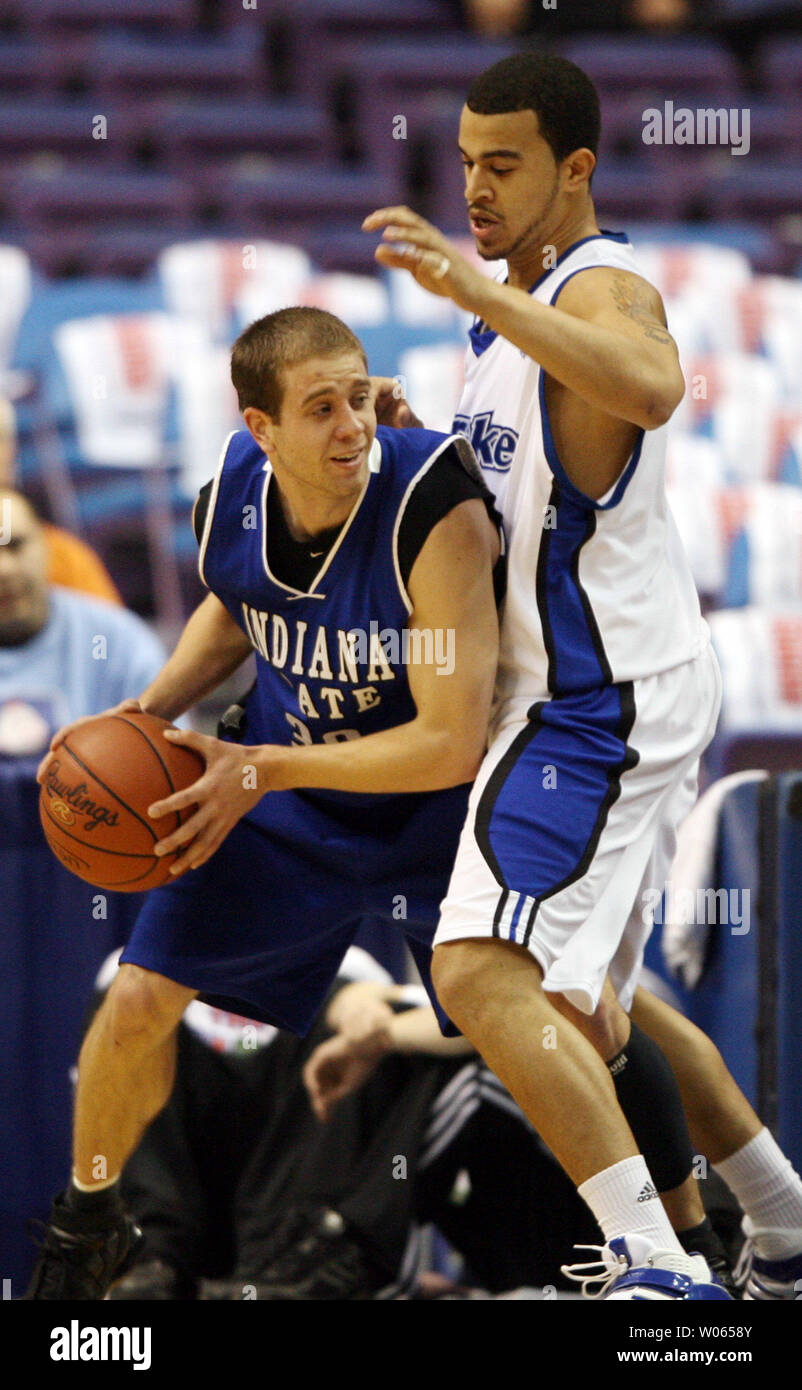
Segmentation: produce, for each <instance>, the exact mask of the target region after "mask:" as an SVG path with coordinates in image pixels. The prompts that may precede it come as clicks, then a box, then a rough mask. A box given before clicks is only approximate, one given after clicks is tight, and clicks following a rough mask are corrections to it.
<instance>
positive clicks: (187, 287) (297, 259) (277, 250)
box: [158, 240, 314, 376]
mask: <svg viewBox="0 0 802 1390" xmlns="http://www.w3.org/2000/svg"><path fill="white" fill-rule="evenodd" d="M313 274H314V272H313V269H312V265H311V263H310V260H309V257H308V256H307V255H306V254H305V253H304V252H303V251H302V250H301V249H300V248H299V247H297V246H293V245H290V244H285V243H282V242H273V241H265V240H252V241H210V240H195V241H187V242H182V243H178V244H177V245H174V246H168V247H167V248H166V249H165V250H164V251H163V252H162V254H161V255H160V257H159V260H158V275H159V280H160V282H161V285H162V289H163V293H164V302H165V305H166V306H167V308H168V309H169V310H170V312H171V313H173V314H175V315H177V316H179V317H180V318H183V319H187V320H188V321H190V322H193V323H197V324H198V325H199V326H200V327H201V329H202V330H203V332H204V334H205V335H206V337H207V338H208V339H209V341H210V342H215V343H226V344H228V343H229V342H230V341H231V338H232V337H233V336H234V335H235V334H236V332H237V331H238V326H241V325H242V317H243V316H242V311H241V310H240V311H238V309H237V305H238V304H239V303H241V301H242V297H243V294H244V293H245V291H246V287H248V286H250V287H251V288H250V290H249V291H248V294H249V301H250V303H251V304H252V305H253V306H254V307H256V306H257V305H258V306H260V307H259V308H258V310H257V312H255V313H252V314H251V315H250V317H251V318H256V317H259V316H261V315H262V314H266V313H269V312H270V311H271V310H272V309H275V308H279V307H281V306H282V305H284V304H287V303H295V302H297V301H298V300H299V298H300V296H302V295H303V293H304V291H305V289H306V287H307V285H308V284H309V282H310V280H311V279H312V277H313ZM248 321H250V319H249V320H248ZM225 375H226V376H227V375H228V372H227V370H226V373H225Z"/></svg>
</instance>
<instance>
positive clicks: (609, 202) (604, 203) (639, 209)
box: [593, 150, 707, 230]
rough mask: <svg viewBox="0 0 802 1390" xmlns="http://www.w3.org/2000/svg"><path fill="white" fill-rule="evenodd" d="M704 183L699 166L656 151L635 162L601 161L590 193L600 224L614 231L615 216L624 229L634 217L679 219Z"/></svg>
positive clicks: (687, 209)
mask: <svg viewBox="0 0 802 1390" xmlns="http://www.w3.org/2000/svg"><path fill="white" fill-rule="evenodd" d="M655 156H656V157H655ZM706 182H707V180H706V176H705V173H704V170H702V169H700V168H699V166H698V165H695V164H694V166H693V167H689V166H688V164H687V163H686V162H684V161H682V160H677V159H672V158H671V155H670V154H667V153H666V152H665V151H664V150H659V151H653V152H652V153H651V155H644V156H642V157H641V159H640V160H637V161H636V160H634V159H628V160H611V159H608V160H605V161H603V162H602V164H601V165H600V166H599V168H598V170H597V171H596V173H595V174H594V177H593V196H594V201H595V204H596V209H597V212H598V215H599V217H600V218H601V219H602V225H604V226H607V227H611V228H613V230H615V228H616V226H617V219H624V223H625V225H624V230H626V223H628V222H629V221H630V220H631V219H633V218H637V219H639V220H640V219H642V218H643V217H644V216H648V217H654V218H656V219H658V220H661V221H666V220H668V219H681V218H682V217H684V216H686V215H687V214H688V213H689V212H690V211H691V209H692V206H693V204H694V202H695V201H696V200H697V199H698V198H699V197H701V195H702V192H703V190H704V188H705V186H706ZM611 219H613V220H612V221H611Z"/></svg>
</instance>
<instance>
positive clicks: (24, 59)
mask: <svg viewBox="0 0 802 1390" xmlns="http://www.w3.org/2000/svg"><path fill="white" fill-rule="evenodd" d="M71 56H72V55H71V54H68V55H67V59H68V60H69V58H70V57H71ZM64 63H65V55H64V54H63V52H62V51H61V49H60V48H59V49H57V50H56V51H55V52H54V51H53V50H52V49H50V48H48V47H47V46H46V45H45V44H43V43H40V42H39V41H38V40H36V39H21V38H4V39H2V40H0V88H2V90H3V92H4V93H6V92H25V93H29V92H31V91H32V90H36V89H37V88H42V89H46V90H48V91H52V90H53V86H54V83H58V82H59V81H60V80H61V77H62V72H63V68H64Z"/></svg>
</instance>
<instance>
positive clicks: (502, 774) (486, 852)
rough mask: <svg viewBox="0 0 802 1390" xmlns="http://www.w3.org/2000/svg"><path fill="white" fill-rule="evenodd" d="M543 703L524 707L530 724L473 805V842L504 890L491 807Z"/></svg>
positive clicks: (537, 725) (535, 724)
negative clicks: (493, 840) (492, 834)
mask: <svg viewBox="0 0 802 1390" xmlns="http://www.w3.org/2000/svg"><path fill="white" fill-rule="evenodd" d="M544 704H545V701H544V700H540V701H538V703H537V704H536V705H533V706H532V708H531V709H530V710H527V713H526V717H527V719H528V720H530V724H529V725H528V726H527V727H526V728H524V729H521V732H520V733H519V734H518V735H517V737H516V738H514V739H513V741H512V743H511V744H510V746H509V748H508V749H507V751H506V753H505V754H504V757H503V758H502V759H501V761H500V762H499V763H498V764H497V766H496V767H495V768H494V769H493V771H492V773H491V774H490V777H489V778H488V781H487V786H486V787H485V789H484V791H483V792H482V795H481V797H480V798H479V805H478V806H477V808H476V818H475V820H474V825H473V833H474V835H475V837H476V843H477V844H478V846H479V848H480V850H481V851H482V854H483V856H484V858H485V861H486V863H487V865H488V868H489V869H490V872H491V873H492V875H493V877H494V878H495V879H496V881H497V882H498V883H500V884H501V886H502V888H504V889H506V888H507V884H506V883H505V882H504V875H503V873H502V872H501V866H500V864H499V862H498V860H497V859H496V856H495V854H494V853H493V848H492V846H491V844H490V817H491V815H492V814H493V807H494V806H495V804H496V799H497V797H498V794H499V792H500V791H501V788H502V787H503V785H504V783H505V782H506V780H507V777H508V775H509V773H510V772H511V770H512V768H513V767H514V765H515V763H516V762H517V761H518V758H519V756H520V754H521V753H522V752H523V750H524V748H525V747H526V745H527V744H528V743H531V741H532V739H533V738H534V737H535V734H536V733H537V732H538V730H539V729H540V711H541V710H542V708H543V705H544ZM500 917H501V913H500V912H497V913H496V916H495V918H494V920H493V935H494V936H498V934H499V933H498V922H499V920H500Z"/></svg>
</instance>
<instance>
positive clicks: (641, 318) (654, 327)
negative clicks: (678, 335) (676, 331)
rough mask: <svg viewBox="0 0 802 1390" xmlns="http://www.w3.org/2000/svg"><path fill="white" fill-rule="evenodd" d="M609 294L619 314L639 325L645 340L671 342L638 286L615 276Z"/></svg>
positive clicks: (621, 276)
mask: <svg viewBox="0 0 802 1390" xmlns="http://www.w3.org/2000/svg"><path fill="white" fill-rule="evenodd" d="M611 294H612V296H613V299H614V300H615V302H616V306H617V308H618V309H619V310H620V312H621V313H622V314H626V316H627V318H628V319H632V321H633V322H634V323H638V324H640V326H641V328H642V329H643V331H644V333H645V334H646V337H647V338H653V339H654V341H655V342H656V343H670V342H671V341H672V339H671V334H670V333H669V332H667V330H666V329H665V328H662V327H661V326H660V324H659V323H658V322H656V320H655V314H654V307H653V305H652V304H651V303H650V296H649V295H648V294H647V293H646V291H645V290H644V289H643V288H642V287H641V286H640V285H637V284H633V283H632V281H631V280H625V279H624V277H623V275H616V276H615V278H614V280H613V283H612V286H611Z"/></svg>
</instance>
